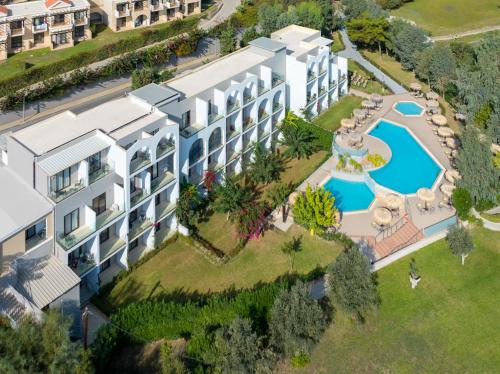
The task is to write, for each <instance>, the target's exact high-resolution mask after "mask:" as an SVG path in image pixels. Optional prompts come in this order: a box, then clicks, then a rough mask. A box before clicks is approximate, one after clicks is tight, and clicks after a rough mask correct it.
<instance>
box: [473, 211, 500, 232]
mask: <svg viewBox="0 0 500 374" xmlns="http://www.w3.org/2000/svg"><path fill="white" fill-rule="evenodd" d="M472 215H473V216H474V217H476V218H478V219H480V220H481V221H483V224H484V227H486V228H487V229H488V230H491V231H500V223H498V222H491V221H488V220H487V219H484V218H483V217H482V216H481V215H480V214H479V213H478V212H477V211H476V209H474V208H472Z"/></svg>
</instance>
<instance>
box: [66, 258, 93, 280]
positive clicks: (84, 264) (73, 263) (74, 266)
mask: <svg viewBox="0 0 500 374" xmlns="http://www.w3.org/2000/svg"><path fill="white" fill-rule="evenodd" d="M95 265H96V262H95V259H94V256H93V255H92V254H91V253H90V252H87V253H82V254H81V255H80V256H74V257H73V258H71V259H68V266H69V267H70V268H71V270H73V271H74V272H75V274H76V275H78V276H79V277H81V276H82V275H83V274H85V273H87V272H88V271H89V270H90V269H92V268H93V267H94V266H95Z"/></svg>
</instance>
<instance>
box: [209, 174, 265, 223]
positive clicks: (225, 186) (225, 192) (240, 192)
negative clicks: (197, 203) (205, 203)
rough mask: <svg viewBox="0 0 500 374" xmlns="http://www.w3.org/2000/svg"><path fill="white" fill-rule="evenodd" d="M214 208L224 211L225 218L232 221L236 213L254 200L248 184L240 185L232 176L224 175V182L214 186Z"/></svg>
mask: <svg viewBox="0 0 500 374" xmlns="http://www.w3.org/2000/svg"><path fill="white" fill-rule="evenodd" d="M215 195H216V199H215V202H214V209H215V210H216V211H218V212H222V213H226V214H227V217H226V219H227V220H229V219H231V221H233V220H234V219H235V218H236V215H237V213H238V212H239V211H240V210H241V209H243V208H244V207H246V206H247V205H248V204H249V203H251V202H252V201H254V200H255V198H254V194H253V192H252V189H251V188H250V187H249V186H246V185H245V186H241V185H239V184H238V183H236V180H235V179H234V178H233V177H226V178H225V179H224V182H223V183H221V184H219V185H217V186H216V187H215Z"/></svg>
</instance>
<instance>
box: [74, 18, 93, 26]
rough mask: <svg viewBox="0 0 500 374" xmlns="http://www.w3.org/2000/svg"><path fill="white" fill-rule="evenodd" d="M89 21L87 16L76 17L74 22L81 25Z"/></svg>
mask: <svg viewBox="0 0 500 374" xmlns="http://www.w3.org/2000/svg"><path fill="white" fill-rule="evenodd" d="M87 23H89V21H88V18H87V17H78V18H77V17H74V24H75V25H76V26H80V25H86V24H87Z"/></svg>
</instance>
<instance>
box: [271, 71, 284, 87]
mask: <svg viewBox="0 0 500 374" xmlns="http://www.w3.org/2000/svg"><path fill="white" fill-rule="evenodd" d="M284 81H285V79H284V78H283V77H282V76H281V75H279V74H276V73H273V74H272V86H273V88H274V87H276V86H278V85H280V84H281V83H283V82H284Z"/></svg>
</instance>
